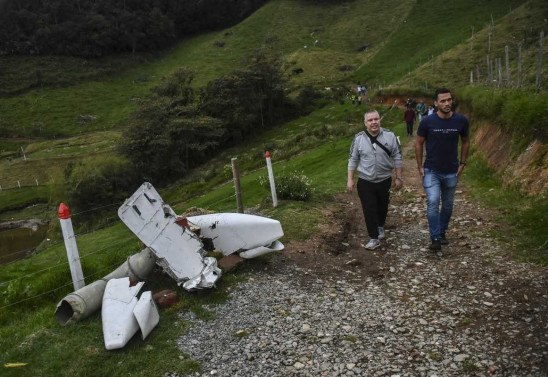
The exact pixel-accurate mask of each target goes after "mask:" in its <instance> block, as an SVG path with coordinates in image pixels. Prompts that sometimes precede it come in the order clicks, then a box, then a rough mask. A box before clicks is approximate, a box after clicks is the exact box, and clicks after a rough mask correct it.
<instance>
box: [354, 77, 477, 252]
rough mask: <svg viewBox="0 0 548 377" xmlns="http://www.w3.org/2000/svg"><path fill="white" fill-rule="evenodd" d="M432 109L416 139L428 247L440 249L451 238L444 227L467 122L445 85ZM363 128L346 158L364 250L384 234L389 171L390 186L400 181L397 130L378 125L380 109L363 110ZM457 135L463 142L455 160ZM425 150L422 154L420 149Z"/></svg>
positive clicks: (465, 147)
mask: <svg viewBox="0 0 548 377" xmlns="http://www.w3.org/2000/svg"><path fill="white" fill-rule="evenodd" d="M434 105H435V106H436V111H432V113H431V114H430V115H428V114H427V115H426V116H424V117H422V119H421V120H420V122H419V127H418V130H417V137H416V140H415V159H416V162H417V170H418V174H420V176H421V178H422V184H423V188H424V191H425V193H426V215H427V219H428V228H429V232H430V240H431V243H430V245H429V248H430V249H431V250H432V251H433V252H435V253H437V254H440V253H441V250H442V245H447V244H448V243H449V241H448V239H447V237H446V232H447V229H448V227H449V221H450V219H451V214H452V212H453V202H454V197H455V190H456V187H457V182H458V178H459V176H460V174H461V173H462V171H463V169H464V167H465V166H466V159H467V157H468V150H469V128H470V127H469V122H468V119H467V118H466V117H465V116H464V115H462V114H459V113H457V112H455V109H454V106H453V96H452V94H451V91H450V90H449V89H447V88H440V89H438V90H436V92H435V94H434ZM364 124H365V130H364V131H362V132H359V133H358V134H356V135H355V137H354V140H353V142H352V145H351V147H350V155H349V158H348V177H347V185H346V186H347V190H348V191H349V192H352V191H353V189H354V186H355V181H354V176H355V172H356V171H357V172H358V181H357V184H356V187H357V191H358V196H359V198H360V202H361V206H362V210H363V215H364V218H365V224H366V228H367V233H368V234H369V237H370V240H369V242H368V243H367V245H366V246H365V248H366V249H370V250H373V249H376V248H377V247H379V246H380V245H381V240H382V239H383V238H385V229H384V226H385V222H386V217H387V214H388V203H389V200H390V188H391V187H392V174H393V172H394V171H395V178H394V181H395V182H394V186H395V188H396V189H399V188H401V187H402V186H403V182H404V178H403V171H402V153H401V146H400V144H399V142H398V139H397V137H396V135H395V134H394V133H393V132H392V131H390V130H387V129H385V128H382V127H381V118H380V116H379V113H378V111H376V110H368V111H367V112H366V113H365V114H364ZM459 139H460V141H461V147H460V159H459V151H458V149H459V148H458V145H459ZM425 150H426V158H424V160H423V157H424V151H425Z"/></svg>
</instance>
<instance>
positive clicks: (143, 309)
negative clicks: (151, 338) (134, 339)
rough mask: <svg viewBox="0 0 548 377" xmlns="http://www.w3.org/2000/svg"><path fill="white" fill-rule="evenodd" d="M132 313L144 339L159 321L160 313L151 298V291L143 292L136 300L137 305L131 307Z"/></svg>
mask: <svg viewBox="0 0 548 377" xmlns="http://www.w3.org/2000/svg"><path fill="white" fill-rule="evenodd" d="M133 315H134V316H135V319H136V320H137V323H138V324H139V328H140V329H141V337H142V339H143V340H144V339H145V338H146V337H147V336H148V334H150V332H151V331H152V329H153V328H155V327H156V325H157V324H158V322H160V314H159V313H158V308H157V307H156V304H155V303H154V300H153V299H152V292H151V291H146V292H143V294H142V295H141V297H140V298H139V301H137V305H135V308H133Z"/></svg>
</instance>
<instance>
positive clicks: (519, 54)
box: [517, 42, 521, 88]
mask: <svg viewBox="0 0 548 377" xmlns="http://www.w3.org/2000/svg"><path fill="white" fill-rule="evenodd" d="M517 87H518V88H520V87H521V42H520V43H519V44H518V77H517Z"/></svg>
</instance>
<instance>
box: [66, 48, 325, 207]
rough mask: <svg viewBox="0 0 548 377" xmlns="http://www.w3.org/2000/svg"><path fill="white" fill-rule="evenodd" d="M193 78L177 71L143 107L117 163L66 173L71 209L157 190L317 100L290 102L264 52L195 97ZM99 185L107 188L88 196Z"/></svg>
mask: <svg viewBox="0 0 548 377" xmlns="http://www.w3.org/2000/svg"><path fill="white" fill-rule="evenodd" d="M192 79H193V74H192V72H191V71H189V70H187V69H185V68H180V69H178V70H176V71H175V72H173V73H172V74H171V75H170V76H168V77H166V78H165V79H164V80H163V81H162V83H161V84H160V85H158V86H157V87H155V88H153V89H152V91H151V95H150V96H149V97H148V98H146V99H143V100H142V101H141V103H140V104H139V107H138V110H137V111H136V112H135V113H134V114H133V115H132V116H131V119H130V120H129V124H128V126H127V128H126V130H125V131H124V135H123V137H122V139H121V142H120V144H119V151H120V153H121V154H122V156H123V157H122V158H121V159H115V160H113V161H109V160H90V161H85V162H84V163H82V164H78V165H76V166H72V167H71V168H69V169H67V171H66V174H65V176H66V180H67V181H68V184H67V186H68V187H73V189H71V192H70V193H69V196H70V198H71V203H75V204H73V205H75V206H76V207H77V210H79V211H81V210H86V209H88V208H93V206H99V205H101V204H105V203H112V202H113V201H115V200H117V199H119V198H123V197H124V195H125V196H127V195H129V194H130V193H131V192H132V190H134V189H135V187H137V186H138V184H140V183H142V182H143V181H149V182H152V183H153V184H154V185H157V186H159V187H161V186H163V185H166V184H168V183H171V182H173V181H175V180H177V179H180V178H182V177H184V175H185V174H186V173H187V172H188V171H189V170H190V169H192V168H194V167H196V166H198V165H201V164H204V163H206V162H207V161H208V160H209V159H210V158H211V157H212V156H213V155H214V153H215V152H217V151H220V150H222V149H225V148H228V147H230V146H233V145H236V144H238V143H240V142H241V141H243V140H245V139H247V138H249V137H252V136H253V135H257V134H259V133H261V132H262V131H263V130H265V129H268V128H271V127H274V126H276V125H278V124H280V123H282V122H284V121H287V120H288V119H290V118H293V117H295V116H297V115H300V114H303V113H306V112H308V111H311V110H312V109H313V107H314V104H315V103H317V101H318V100H321V99H322V96H321V95H320V93H319V92H317V91H315V90H314V89H313V88H309V87H307V88H305V90H303V91H302V93H300V95H297V99H296V100H290V99H289V98H288V96H287V92H288V89H287V85H286V84H287V80H286V75H285V74H284V70H283V64H282V62H281V60H280V59H279V58H278V57H277V56H276V55H275V54H272V53H271V52H270V51H265V50H260V51H257V52H255V53H254V54H253V55H252V56H251V57H250V58H249V59H248V60H247V62H244V63H243V65H242V68H239V69H237V70H235V71H234V72H232V73H230V74H228V75H225V76H223V77H221V78H219V79H216V80H213V81H211V82H210V83H209V84H208V85H207V86H206V87H205V88H203V89H201V90H195V89H193V87H192V86H191V84H192ZM99 186H105V187H107V189H106V190H105V192H104V193H101V195H100V196H96V197H90V196H92V195H93V192H94V191H96V190H98V191H100V190H99V188H98V187H99ZM98 201H99V202H98Z"/></svg>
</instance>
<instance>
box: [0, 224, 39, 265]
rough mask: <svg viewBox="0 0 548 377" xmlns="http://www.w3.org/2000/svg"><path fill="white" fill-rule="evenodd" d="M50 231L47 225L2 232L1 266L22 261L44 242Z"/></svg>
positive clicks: (0, 233)
mask: <svg viewBox="0 0 548 377" xmlns="http://www.w3.org/2000/svg"><path fill="white" fill-rule="evenodd" d="M47 230H48V226H47V224H44V225H38V226H37V227H36V230H33V229H31V228H16V229H8V230H2V231H0V265H3V264H7V263H9V262H12V261H15V260H18V259H22V258H24V257H26V256H27V255H28V254H29V253H31V252H32V250H33V249H34V248H35V247H36V246H38V245H39V244H40V242H42V240H43V239H44V238H45V237H46V233H47Z"/></svg>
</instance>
